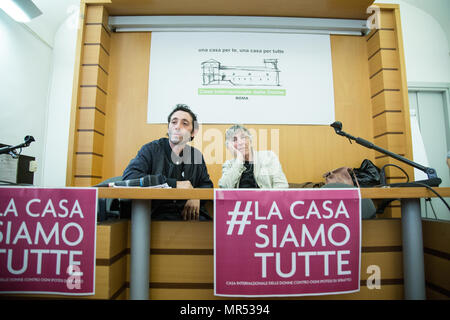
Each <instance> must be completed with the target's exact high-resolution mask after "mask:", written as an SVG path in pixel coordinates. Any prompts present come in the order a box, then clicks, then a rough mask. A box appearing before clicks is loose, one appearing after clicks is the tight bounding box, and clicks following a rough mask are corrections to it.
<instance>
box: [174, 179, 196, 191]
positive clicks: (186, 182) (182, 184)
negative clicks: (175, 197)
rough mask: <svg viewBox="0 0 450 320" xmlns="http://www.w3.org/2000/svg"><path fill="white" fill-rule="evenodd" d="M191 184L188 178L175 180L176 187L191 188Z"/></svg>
mask: <svg viewBox="0 0 450 320" xmlns="http://www.w3.org/2000/svg"><path fill="white" fill-rule="evenodd" d="M192 188H193V186H192V184H191V182H190V181H189V180H184V181H177V189H192Z"/></svg>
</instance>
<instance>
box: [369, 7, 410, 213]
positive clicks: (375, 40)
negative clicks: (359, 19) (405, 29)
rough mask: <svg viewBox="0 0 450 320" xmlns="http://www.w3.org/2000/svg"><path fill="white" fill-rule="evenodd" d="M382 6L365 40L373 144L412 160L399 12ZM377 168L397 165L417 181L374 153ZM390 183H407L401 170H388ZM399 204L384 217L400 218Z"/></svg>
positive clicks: (407, 169)
mask: <svg viewBox="0 0 450 320" xmlns="http://www.w3.org/2000/svg"><path fill="white" fill-rule="evenodd" d="M380 6H381V11H380V14H381V25H380V28H379V29H376V30H372V32H371V33H370V34H369V35H367V36H366V41H367V57H368V66H369V74H370V77H369V79H370V87H371V102H372V118H373V123H374V131H373V142H374V143H375V144H376V145H378V146H379V147H382V148H384V149H387V150H389V151H391V152H394V153H397V154H399V155H401V156H404V157H406V158H408V159H412V144H411V134H410V123H409V102H408V92H407V86H406V74H405V70H404V69H405V64H404V54H403V44H402V43H403V40H402V34H401V25H400V18H399V15H400V13H399V10H398V6H396V5H393V6H392V5H385V6H383V5H380ZM375 159H376V162H375V163H376V165H377V166H379V167H380V168H381V167H382V166H383V165H385V164H387V163H393V162H395V164H396V165H399V166H400V167H401V168H403V169H404V170H405V171H406V172H407V173H408V175H409V177H410V181H412V180H414V171H413V168H412V167H410V166H408V165H406V164H403V163H402V162H398V161H396V160H393V159H392V158H390V157H387V156H385V155H384V154H382V153H379V152H375ZM386 177H387V182H388V183H394V182H405V181H406V177H405V175H404V174H403V173H402V172H401V171H399V170H398V169H393V168H392V167H389V169H387V170H386ZM400 212H401V210H400V207H399V206H398V205H397V204H392V205H391V206H389V207H388V208H387V209H386V210H385V213H384V215H383V216H384V217H400V215H401V213H400Z"/></svg>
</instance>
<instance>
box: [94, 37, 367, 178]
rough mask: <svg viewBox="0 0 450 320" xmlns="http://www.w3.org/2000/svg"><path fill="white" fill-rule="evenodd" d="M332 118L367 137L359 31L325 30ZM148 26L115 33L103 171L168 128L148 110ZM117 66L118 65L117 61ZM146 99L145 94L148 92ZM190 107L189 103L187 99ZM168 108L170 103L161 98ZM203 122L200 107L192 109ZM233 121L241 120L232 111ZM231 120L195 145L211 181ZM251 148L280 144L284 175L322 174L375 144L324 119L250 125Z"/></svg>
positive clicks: (118, 170)
mask: <svg viewBox="0 0 450 320" xmlns="http://www.w3.org/2000/svg"><path fill="white" fill-rule="evenodd" d="M330 41H331V48H332V64H333V77H334V78H333V80H334V94H335V114H336V119H337V120H340V121H342V122H343V123H344V125H345V127H344V129H345V130H347V131H348V132H352V133H354V134H357V135H358V136H361V137H363V138H366V139H371V137H372V136H373V135H372V131H373V130H372V115H371V108H372V107H371V104H370V88H369V74H368V67H367V58H366V42H365V39H364V38H362V37H352V36H331V39H330ZM150 44H151V34H150V33H113V34H112V35H111V53H110V54H111V55H110V70H109V77H108V90H107V91H108V97H107V106H108V110H109V111H108V112H107V113H106V124H105V148H104V157H105V159H108V161H107V162H105V163H104V168H103V176H104V178H108V177H113V176H118V175H121V174H122V173H123V170H124V169H125V167H126V166H127V164H128V163H129V161H130V160H131V159H132V158H133V157H134V156H135V155H136V153H137V151H138V150H139V148H140V147H141V146H142V145H144V144H145V143H147V142H149V141H152V140H154V139H158V138H160V137H164V136H166V133H167V125H166V124H161V125H150V124H147V123H146V118H147V94H148V67H149V59H150V57H149V53H150ZM118 66H120V67H118ZM150 99H151V97H150ZM191 107H192V109H193V110H194V111H195V106H191ZM166 108H167V110H168V113H169V112H170V109H171V106H166ZM198 116H199V120H200V122H201V114H199V115H198ZM236 122H239V120H238V119H237V120H236ZM230 125H231V124H224V125H208V124H203V125H202V126H201V130H200V132H199V133H198V135H197V137H196V138H195V140H194V142H193V145H194V146H195V147H197V148H199V149H200V150H202V152H203V154H204V156H205V161H206V163H207V166H208V171H209V174H210V176H211V179H212V181H213V183H214V185H215V186H217V183H218V180H219V178H220V177H221V174H222V163H223V162H224V161H225V160H226V159H227V158H229V157H230V155H229V153H228V152H227V151H226V150H225V146H224V136H225V135H224V133H225V131H226V129H227V128H228V127H229V126H230ZM248 127H249V129H251V130H252V131H253V132H254V133H255V134H256V135H255V136H254V139H253V140H254V146H255V148H256V149H258V150H261V149H273V150H278V155H279V158H280V161H281V164H282V166H283V170H284V172H285V174H286V176H287V178H288V181H289V182H306V181H323V177H322V175H323V173H325V172H327V171H329V170H331V169H334V168H337V167H340V166H344V165H346V166H351V167H359V165H360V164H361V162H362V160H363V159H365V158H368V159H371V160H374V152H373V151H372V150H368V149H365V148H363V147H361V146H358V145H356V144H349V143H348V140H346V139H343V138H342V137H339V136H337V135H336V134H335V133H334V131H333V129H332V128H330V127H329V126H306V125H248Z"/></svg>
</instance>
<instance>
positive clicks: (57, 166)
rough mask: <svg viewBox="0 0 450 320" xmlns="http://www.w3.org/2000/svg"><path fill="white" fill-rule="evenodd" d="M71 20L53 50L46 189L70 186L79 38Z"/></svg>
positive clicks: (62, 29)
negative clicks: (73, 110) (68, 183)
mask: <svg viewBox="0 0 450 320" xmlns="http://www.w3.org/2000/svg"><path fill="white" fill-rule="evenodd" d="M77 14H78V13H74V14H73V15H72V16H70V17H68V18H67V19H66V20H65V21H64V22H63V24H62V25H61V26H60V27H59V29H58V31H57V32H56V35H55V39H54V42H53V43H54V47H53V74H52V77H51V82H50V93H49V104H48V118H47V132H46V137H47V140H46V145H45V157H44V162H43V169H44V176H43V186H45V187H63V186H65V185H66V167H67V151H68V141H69V126H70V106H71V101H72V85H73V75H74V63H75V46H76V39H77V25H76V21H77V19H76V18H74V17H76V15H77Z"/></svg>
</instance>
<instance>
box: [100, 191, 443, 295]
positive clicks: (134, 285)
mask: <svg viewBox="0 0 450 320" xmlns="http://www.w3.org/2000/svg"><path fill="white" fill-rule="evenodd" d="M433 189H434V190H435V191H436V192H438V193H439V194H440V195H441V196H442V197H450V188H433ZM290 190H292V189H290ZM98 197H99V198H118V199H132V200H133V201H132V209H131V252H130V255H131V259H130V261H131V262H130V299H133V300H141V299H148V292H149V286H148V284H149V261H150V221H151V219H150V211H151V202H150V201H148V200H152V199H180V200H183V199H185V200H187V199H201V200H213V199H214V189H151V188H120V187H118V188H98ZM361 197H362V198H370V199H392V198H394V199H400V201H401V204H402V246H403V278H404V293H405V299H425V298H426V297H425V272H424V262H423V239H422V220H421V213H420V198H432V197H436V195H435V194H434V193H433V192H431V191H430V190H428V189H426V188H421V187H419V188H416V187H414V188H409V187H408V188H362V189H361Z"/></svg>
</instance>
